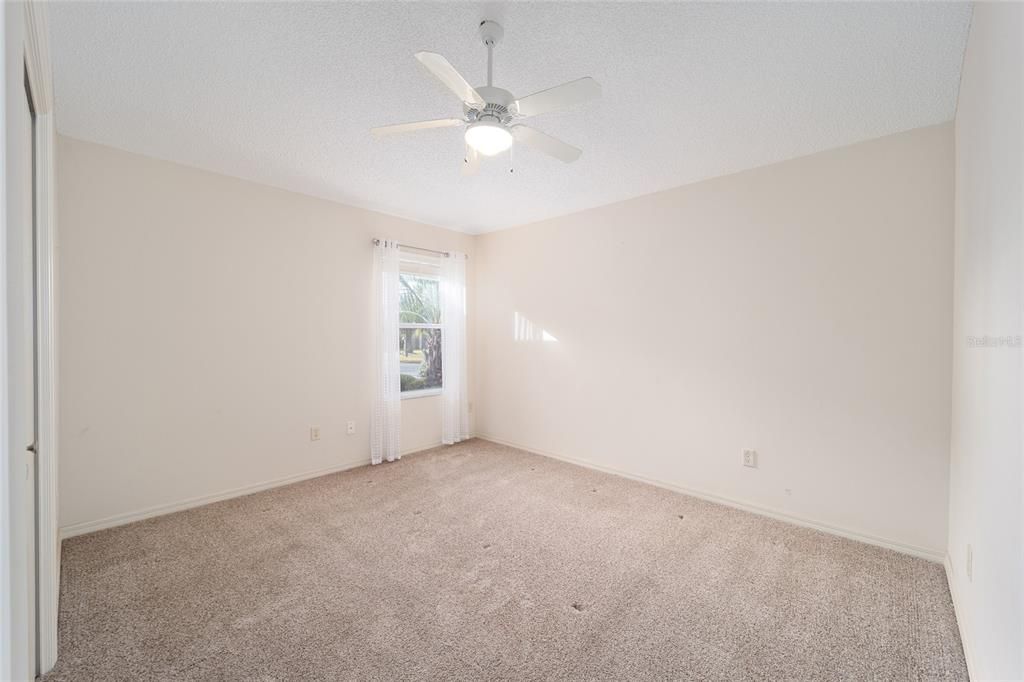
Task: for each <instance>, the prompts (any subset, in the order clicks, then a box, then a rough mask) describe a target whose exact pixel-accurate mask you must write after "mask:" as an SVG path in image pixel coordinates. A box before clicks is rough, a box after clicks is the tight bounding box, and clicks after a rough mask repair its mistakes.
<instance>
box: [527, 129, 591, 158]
mask: <svg viewBox="0 0 1024 682" xmlns="http://www.w3.org/2000/svg"><path fill="white" fill-rule="evenodd" d="M512 135H513V136H514V137H515V138H516V140H517V141H518V142H522V143H523V144H526V145H528V146H530V147H533V148H534V149H536V150H537V151H539V152H544V153H545V154H547V155H548V156H553V157H555V158H556V159H558V160H559V161H564V162H565V163H572V162H573V161H575V160H576V159H578V158H580V154H582V153H583V150H582V149H578V148H576V147H573V146H572V145H571V144H566V143H565V142H562V141H561V140H559V139H558V138H556V137H551V136H550V135H548V134H547V133H542V132H540V131H539V130H537V129H535V128H531V127H529V126H524V125H517V126H512Z"/></svg>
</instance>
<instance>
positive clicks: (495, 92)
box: [462, 85, 516, 124]
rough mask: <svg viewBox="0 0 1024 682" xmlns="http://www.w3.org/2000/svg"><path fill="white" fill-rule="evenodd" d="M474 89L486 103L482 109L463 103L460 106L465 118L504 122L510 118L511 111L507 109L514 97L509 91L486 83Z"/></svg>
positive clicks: (514, 99)
mask: <svg viewBox="0 0 1024 682" xmlns="http://www.w3.org/2000/svg"><path fill="white" fill-rule="evenodd" d="M476 91H477V92H479V93H480V96H481V97H483V98H484V101H485V102H487V104H486V105H485V106H484V107H483V108H482V109H481V108H479V107H474V106H471V105H469V104H463V105H462V108H463V111H464V112H465V114H466V116H467V118H469V119H470V120H481V119H486V118H490V119H494V120H497V121H500V122H501V123H506V124H507V123H508V122H509V121H511V120H512V113H511V112H510V111H509V109H510V108H511V106H512V103H513V102H515V101H516V98H515V97H514V96H513V95H512V93H511V92H509V91H508V90H502V89H501V88H495V87H490V86H487V85H483V86H480V87H478V88H476Z"/></svg>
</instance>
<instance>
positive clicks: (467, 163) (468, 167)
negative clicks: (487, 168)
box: [462, 144, 480, 175]
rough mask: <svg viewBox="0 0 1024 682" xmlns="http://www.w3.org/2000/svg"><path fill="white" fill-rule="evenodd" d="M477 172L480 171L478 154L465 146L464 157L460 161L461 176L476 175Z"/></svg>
mask: <svg viewBox="0 0 1024 682" xmlns="http://www.w3.org/2000/svg"><path fill="white" fill-rule="evenodd" d="M478 170H480V153H479V152H478V151H477V150H475V149H473V148H472V147H470V146H469V145H468V144H467V145H466V156H464V157H463V159H462V174H463V175H476V172H477V171H478Z"/></svg>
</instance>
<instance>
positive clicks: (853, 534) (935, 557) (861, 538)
mask: <svg viewBox="0 0 1024 682" xmlns="http://www.w3.org/2000/svg"><path fill="white" fill-rule="evenodd" d="M476 437H477V438H480V439H481V440H488V441H491V442H493V443H498V444H500V445H507V446H509V447H513V448H517V449H519V450H525V451H526V452H530V453H533V454H535V455H541V456H543V457H550V458H551V459H557V460H561V461H563V462H568V463H570V464H576V465H578V466H581V467H586V468H587V469H594V470H595V471H603V472H604V473H607V474H614V475H616V476H622V477H623V478H628V479H631V480H634V481H640V482H641V483H647V484H649V485H654V486H658V487H659V488H665V489H667V490H671V491H673V492H677V493H682V494H684V495H690V496H692V497H699V498H700V499H702V500H708V501H709V502H716V503H718V504H724V505H725V506H727V507H733V508H735V509H742V510H743V511H748V512H751V513H753V514H758V515H760V516H767V517H769V518H772V519H776V520H778V521H785V522H787V523H792V524H795V525H797V526H803V527H805V528H813V529H815V530H820V531H822V532H824V533H829V534H830V535H838V536H839V537H843V538H847V539H849V540H856V541H858V542H864V543H866V544H869V545H875V546H876V547H884V548H885V549H891V550H893V551H896V552H900V553H902V554H909V555H911V556H916V557H919V558H921V559H927V560H928V561H934V562H936V563H940V564H941V563H942V562H943V561H944V559H945V556H946V553H945V551H944V550H938V549H930V548H927V547H918V546H917V545H910V544H906V543H903V542H897V541H895V540H888V539H886V538H880V537H876V536H873V535H867V534H864V533H860V532H858V531H853V530H847V529H845V528H839V527H837V526H832V525H829V524H827V523H822V522H821V521H816V520H814V519H807V518H803V517H800V516H794V515H792V514H788V513H786V512H782V511H778V510H776V509H769V508H767V507H762V506H759V505H756V504H752V503H750V502H744V501H743V500H736V499H733V498H730V497H724V496H722V495H718V494H715V493H708V492H704V491H702V490H695V489H693V488H687V487H685V486H681V485H676V484H674V483H669V482H667V481H661V480H658V479H653V478H647V477H646V476H638V475H636V474H631V473H629V472H628V471H622V470H621V469H615V468H612V467H607V466H603V465H600V464H594V463H593V462H589V461H587V460H584V459H579V458H577V457H567V456H565V455H559V454H557V453H554V452H547V451H544V450H540V449H537V448H532V447H530V446H528V445H521V444H519V443H513V442H510V441H507V440H503V439H501V438H497V437H494V436H489V435H487V434H483V433H478V434H477V436H476Z"/></svg>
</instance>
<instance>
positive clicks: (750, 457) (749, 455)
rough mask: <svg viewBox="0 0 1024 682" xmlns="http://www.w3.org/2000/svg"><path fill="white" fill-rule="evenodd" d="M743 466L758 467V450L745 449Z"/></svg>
mask: <svg viewBox="0 0 1024 682" xmlns="http://www.w3.org/2000/svg"><path fill="white" fill-rule="evenodd" d="M743 466H745V467H750V468H751V469H756V468H757V450H744V451H743Z"/></svg>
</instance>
